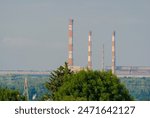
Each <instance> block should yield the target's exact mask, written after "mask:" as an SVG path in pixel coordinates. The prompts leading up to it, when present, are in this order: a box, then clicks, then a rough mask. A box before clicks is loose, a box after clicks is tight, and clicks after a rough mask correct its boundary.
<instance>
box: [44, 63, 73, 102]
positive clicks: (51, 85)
mask: <svg viewBox="0 0 150 118" xmlns="http://www.w3.org/2000/svg"><path fill="white" fill-rule="evenodd" d="M71 74H73V72H72V71H71V70H70V69H69V68H68V65H67V63H65V65H64V66H60V67H59V68H58V69H57V70H54V71H52V72H51V74H50V78H49V81H48V82H46V88H47V89H48V90H49V92H50V96H49V95H45V96H44V98H43V99H51V100H53V99H54V94H55V92H57V91H58V89H59V87H61V86H62V85H63V82H64V78H66V77H67V76H68V75H71ZM48 96H49V97H48Z"/></svg>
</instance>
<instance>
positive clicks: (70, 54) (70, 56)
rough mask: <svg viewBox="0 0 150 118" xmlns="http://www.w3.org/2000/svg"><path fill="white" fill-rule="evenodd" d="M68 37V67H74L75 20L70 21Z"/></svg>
mask: <svg viewBox="0 0 150 118" xmlns="http://www.w3.org/2000/svg"><path fill="white" fill-rule="evenodd" d="M68 36H69V44H68V66H73V19H70V20H69V27H68Z"/></svg>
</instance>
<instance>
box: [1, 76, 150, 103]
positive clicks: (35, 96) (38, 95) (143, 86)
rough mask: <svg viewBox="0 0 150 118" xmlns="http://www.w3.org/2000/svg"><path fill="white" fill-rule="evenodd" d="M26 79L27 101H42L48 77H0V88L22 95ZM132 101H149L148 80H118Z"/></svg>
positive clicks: (149, 84) (46, 91)
mask: <svg viewBox="0 0 150 118" xmlns="http://www.w3.org/2000/svg"><path fill="white" fill-rule="evenodd" d="M25 78H27V79H28V92H29V100H30V101H32V100H34V101H35V100H42V97H43V96H44V95H45V94H47V93H48V89H47V88H46V87H45V83H46V82H47V81H48V80H49V76H48V75H3V76H2V75H1V76H0V88H9V89H11V90H17V91H19V92H20V93H21V95H23V93H24V79H25ZM120 80H121V83H123V84H124V85H125V86H126V87H127V89H128V90H129V93H130V94H131V95H132V96H133V97H134V100H140V101H143V100H144V101H145V100H146V101H147V100H148V101H149V100H150V78H145V77H143V78H126V77H124V78H120Z"/></svg>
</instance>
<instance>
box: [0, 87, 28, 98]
mask: <svg viewBox="0 0 150 118" xmlns="http://www.w3.org/2000/svg"><path fill="white" fill-rule="evenodd" d="M23 100H25V97H24V96H21V95H20V94H19V92H18V91H16V90H11V89H7V88H0V101H23Z"/></svg>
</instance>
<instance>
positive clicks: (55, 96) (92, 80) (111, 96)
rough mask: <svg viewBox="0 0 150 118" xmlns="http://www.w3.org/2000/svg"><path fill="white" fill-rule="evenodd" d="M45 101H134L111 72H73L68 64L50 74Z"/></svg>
mask: <svg viewBox="0 0 150 118" xmlns="http://www.w3.org/2000/svg"><path fill="white" fill-rule="evenodd" d="M46 87H47V89H48V90H49V96H44V98H43V99H45V100H56V101H58V100H59V101H60V100H62V101H64V100H67V101H68V100H71V101H74V100H77V101H78V100H80V101H81V100H83V101H116V100H117V101H125V100H133V97H132V96H131V95H130V94H129V92H128V90H127V89H126V87H125V86H124V85H123V84H122V83H121V82H120V80H119V79H118V78H117V77H116V76H115V75H113V74H112V73H111V72H105V71H94V70H89V69H86V70H81V71H79V72H72V71H71V70H70V69H69V68H68V65H67V63H65V65H64V66H60V67H59V68H58V69H57V70H54V71H53V72H52V73H51V74H50V79H49V81H48V82H46Z"/></svg>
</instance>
